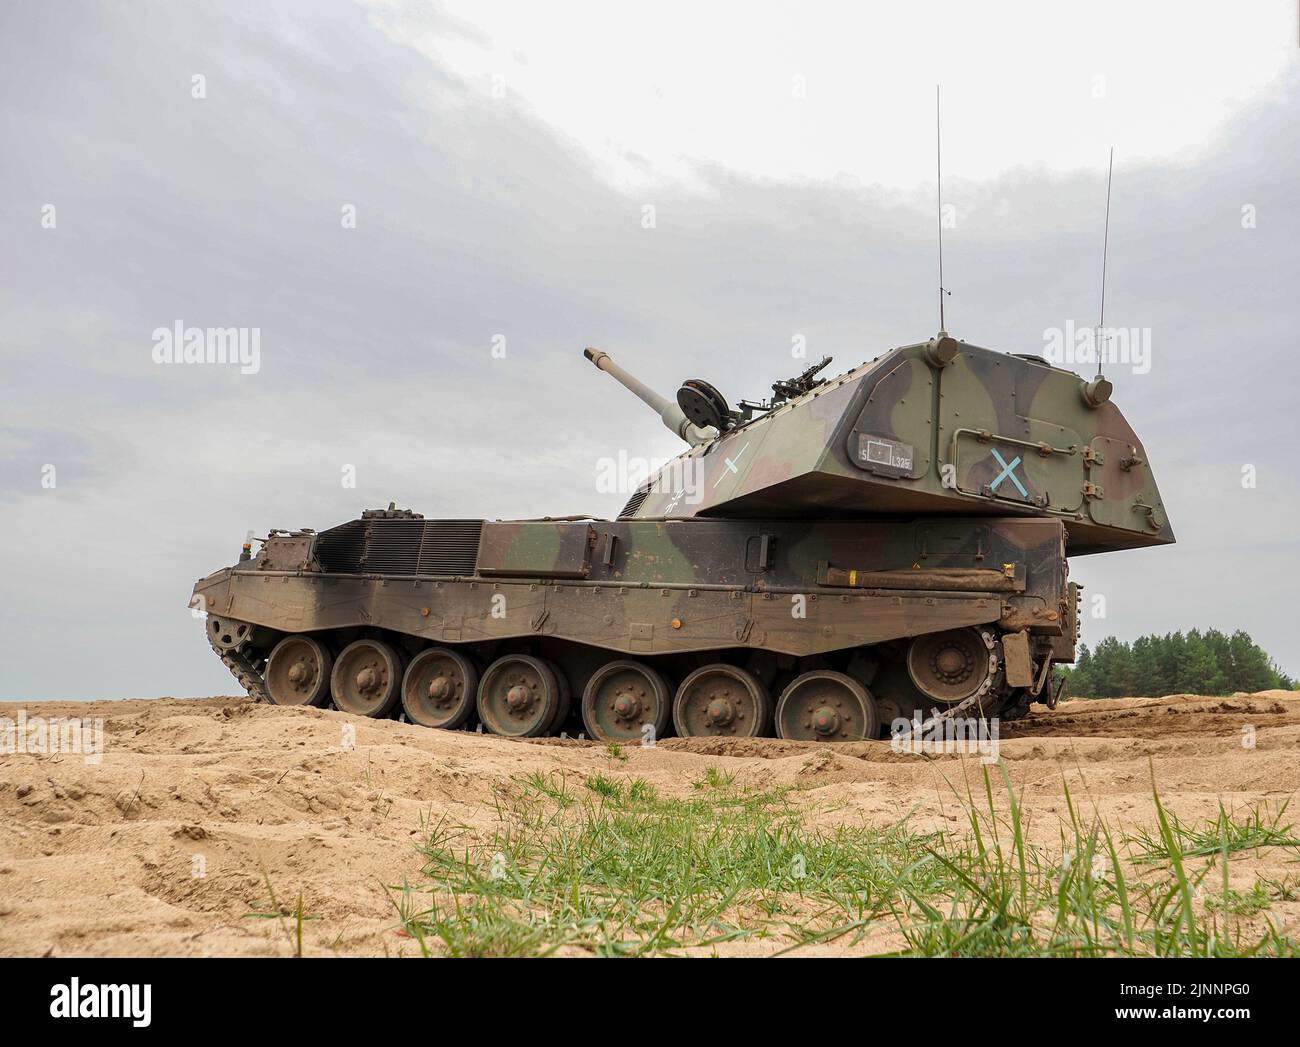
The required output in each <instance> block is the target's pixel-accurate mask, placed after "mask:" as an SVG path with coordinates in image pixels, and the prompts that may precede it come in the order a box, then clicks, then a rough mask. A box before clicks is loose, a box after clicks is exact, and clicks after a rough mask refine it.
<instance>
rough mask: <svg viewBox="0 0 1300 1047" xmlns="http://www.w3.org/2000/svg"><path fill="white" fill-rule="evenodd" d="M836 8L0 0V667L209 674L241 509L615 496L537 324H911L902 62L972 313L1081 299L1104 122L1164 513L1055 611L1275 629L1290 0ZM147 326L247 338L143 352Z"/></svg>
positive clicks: (1293, 33) (521, 513) (1291, 553)
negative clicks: (253, 344)
mask: <svg viewBox="0 0 1300 1047" xmlns="http://www.w3.org/2000/svg"><path fill="white" fill-rule="evenodd" d="M847 6H848V5H826V6H818V5H813V4H809V3H806V2H804V3H791V4H785V5H775V6H768V5H762V4H757V5H756V4H750V3H747V4H735V5H724V4H701V3H698V2H696V3H691V4H681V5H674V4H663V3H656V4H652V5H644V6H643V7H640V8H637V7H635V6H633V5H624V4H619V5H611V4H607V3H606V4H591V5H586V4H583V5H579V4H558V3H557V4H520V5H514V4H492V5H485V4H481V3H475V4H471V3H450V4H443V5H439V6H426V5H423V4H419V5H417V4H409V5H408V4H405V3H400V2H391V0H384V2H376V3H370V4H367V3H361V4H356V3H344V2H332V3H331V2H325V3H321V2H312V3H302V4H291V3H274V4H265V3H261V2H257V3H248V4H235V3H212V4H203V5H199V4H178V3H156V4H155V3H130V4H112V5H110V4H81V3H38V2H22V0H19V2H7V3H5V4H3V6H0V308H2V309H3V314H2V315H3V325H0V339H2V342H0V365H2V370H0V373H2V374H3V376H4V377H3V383H4V384H3V389H4V395H3V397H2V398H0V524H2V535H3V541H2V542H0V596H3V599H0V696H2V697H5V698H53V697H70V698H71V697H77V698H98V697H124V696H132V695H162V694H171V695H195V694H217V693H230V692H231V688H232V686H233V683H232V681H231V680H230V678H229V676H228V675H227V673H226V671H225V669H224V668H222V667H221V665H220V664H219V663H218V662H217V660H216V659H215V658H214V657H213V656H212V654H211V653H210V651H209V650H208V648H207V644H206V643H205V641H204V639H203V633H202V626H201V624H200V623H199V622H197V621H195V620H194V619H193V618H192V616H191V615H190V613H189V611H188V610H187V608H186V601H187V600H188V598H189V593H190V588H191V585H192V583H193V581H194V580H195V579H196V578H198V577H200V576H202V575H204V574H207V573H208V572H210V571H211V570H213V569H215V568H217V567H219V566H222V565H225V564H227V563H230V562H232V561H233V560H234V559H235V557H236V556H237V554H238V551H239V546H240V544H241V543H242V541H243V537H244V535H245V534H246V533H247V532H248V531H250V530H252V531H254V532H255V533H257V534H265V533H266V531H267V529H268V528H270V527H301V526H313V527H316V528H318V529H319V528H324V527H327V526H330V525H332V524H335V523H339V522H342V521H344V520H347V519H351V518H353V517H355V516H356V515H358V513H359V511H360V510H361V509H363V508H366V507H371V506H377V505H386V504H387V503H388V502H390V501H396V502H397V503H398V504H399V505H403V506H409V507H411V508H414V509H416V510H417V511H419V512H423V513H424V514H425V515H426V516H456V517H466V516H484V517H507V518H508V517H516V516H518V517H528V516H538V515H543V514H548V513H549V514H552V515H558V514H570V513H579V512H587V513H594V514H598V515H613V514H615V513H617V511H618V509H619V507H620V505H621V503H622V501H623V500H624V499H623V496H622V495H620V494H608V493H601V492H600V491H598V488H597V477H598V460H599V459H600V458H601V457H602V456H612V455H617V454H618V453H619V451H624V452H626V453H628V454H631V455H641V456H661V457H666V456H669V455H671V454H674V453H676V451H677V450H678V446H677V445H676V443H675V441H674V438H673V437H672V436H671V435H670V434H669V433H667V432H666V431H665V430H664V429H663V428H662V427H661V426H660V425H659V423H658V421H657V420H656V419H655V417H654V416H653V415H652V414H651V413H650V412H649V411H648V410H646V409H644V408H642V407H641V406H640V405H639V404H638V403H637V402H636V401H635V400H634V399H633V398H632V397H631V396H630V395H629V394H628V393H626V392H625V391H623V390H622V389H620V388H619V387H618V386H616V385H615V384H614V383H613V382H612V381H611V380H610V379H608V378H607V377H606V376H604V375H601V374H598V373H597V372H596V371H595V370H594V369H593V368H592V367H591V366H590V364H588V363H586V361H585V360H583V359H582V357H581V352H580V351H581V348H582V347H583V346H585V345H596V346H599V347H601V348H603V349H606V350H607V351H609V352H611V353H613V354H614V355H615V357H616V358H617V359H618V360H619V362H620V363H622V364H623V365H624V366H626V367H628V368H629V369H631V370H632V371H634V372H635V373H637V374H639V375H640V376H641V377H642V378H643V379H645V380H646V381H647V382H649V383H650V384H652V385H654V386H656V387H658V388H659V389H660V390H661V391H663V392H665V393H671V392H672V390H673V389H674V388H675V387H676V385H677V384H678V383H679V382H680V380H681V379H683V378H686V377H695V376H698V377H702V378H706V379H708V380H709V381H711V382H713V383H714V384H716V385H718V386H719V387H720V388H721V389H722V390H723V391H724V392H725V393H726V394H727V395H728V396H729V397H730V398H731V399H732V400H733V401H734V400H738V399H740V398H741V397H751V398H756V397H758V396H761V395H763V394H764V393H766V392H767V391H768V388H767V387H768V386H769V385H770V383H771V382H772V381H773V380H775V379H777V378H781V377H787V376H788V375H790V374H792V373H794V372H796V371H798V370H799V369H800V368H801V366H802V364H801V362H800V361H794V360H792V359H791V357H790V346H791V343H792V339H793V338H794V337H795V336H796V335H802V336H804V338H805V339H806V341H807V346H808V355H809V356H810V357H814V358H815V357H818V356H820V355H821V354H829V355H833V356H834V357H835V365H834V367H833V370H835V371H839V370H841V369H844V368H847V367H849V366H852V365H855V364H857V363H859V362H861V361H862V360H864V359H867V358H870V357H872V356H875V355H877V354H878V353H880V352H881V351H883V350H885V349H888V348H890V347H892V346H894V345H899V344H903V343H908V342H914V341H918V340H922V339H924V338H927V337H929V336H930V335H931V334H933V333H934V331H935V330H936V328H937V327H938V318H937V316H936V305H935V249H934V227H935V220H934V200H935V180H934V168H933V163H934V152H933V150H934V122H933V120H934V109H933V106H934V87H935V83H936V82H941V83H942V85H943V121H944V199H945V202H946V203H948V204H950V205H951V206H952V208H953V215H954V219H955V225H954V227H953V228H951V229H949V230H947V231H946V233H945V245H946V254H945V270H946V272H945V276H946V281H945V282H946V284H947V286H948V287H949V288H950V289H951V291H952V296H951V298H949V299H948V314H947V319H948V329H949V330H950V331H951V332H952V333H953V334H955V335H956V336H958V337H960V338H964V339H967V340H968V341H971V342H974V343H976V344H980V345H984V346H988V347H990V348H997V349H1004V350H1006V351H1009V352H1041V351H1042V349H1043V347H1044V332H1045V331H1048V330H1050V329H1053V328H1061V327H1064V326H1065V325H1066V324H1067V323H1069V322H1074V323H1076V324H1078V325H1085V324H1092V323H1095V322H1096V314H1097V307H1098V292H1099V280H1100V262H1101V240H1102V219H1103V215H1104V210H1105V197H1106V157H1107V150H1108V149H1109V147H1110V146H1111V145H1114V147H1115V181H1114V192H1113V199H1112V204H1111V230H1110V256H1109V269H1108V285H1107V299H1106V315H1107V320H1108V321H1109V322H1111V323H1114V324H1117V325H1123V326H1125V327H1136V328H1141V329H1146V330H1149V332H1150V338H1151V366H1150V369H1149V371H1147V372H1146V373H1134V369H1132V368H1128V369H1126V368H1124V367H1122V366H1120V367H1116V368H1112V369H1109V374H1110V377H1111V378H1112V379H1113V380H1114V381H1115V385H1116V392H1115V399H1116V401H1117V403H1119V404H1120V406H1121V407H1122V408H1123V410H1124V411H1125V413H1126V415H1127V416H1128V418H1129V420H1130V421H1131V422H1132V424H1133V425H1134V427H1135V429H1136V430H1137V432H1138V433H1139V435H1140V436H1141V438H1142V439H1143V441H1144V442H1145V444H1146V448H1147V451H1148V453H1149V456H1150V459H1151V462H1152V466H1153V468H1154V471H1155V474H1156V477H1157V480H1158V482H1159V484H1160V487H1161V491H1162V493H1163V495H1164V499H1165V504H1166V507H1167V509H1168V511H1169V515H1170V519H1171V521H1172V523H1173V526H1174V529H1175V531H1176V533H1177V535H1178V538H1179V542H1178V544H1177V545H1175V546H1172V547H1167V548H1161V549H1153V550H1144V551H1136V552H1127V553H1116V554H1112V555H1109V556H1099V557H1085V558H1080V559H1078V560H1075V561H1074V562H1073V564H1072V570H1073V574H1074V577H1075V578H1076V580H1079V581H1081V582H1083V583H1085V584H1086V585H1087V586H1088V587H1089V588H1088V592H1089V593H1097V594H1101V595H1104V596H1105V597H1106V608H1105V610H1106V615H1105V617H1104V618H1098V619H1093V618H1091V617H1089V618H1087V619H1086V620H1085V623H1084V639H1085V640H1086V641H1087V642H1089V643H1095V642H1096V641H1097V640H1099V639H1101V638H1103V637H1104V636H1107V635H1110V634H1115V635H1118V636H1120V637H1122V638H1126V639H1131V638H1133V637H1135V636H1137V635H1140V634H1142V633H1147V632H1165V631H1168V630H1174V629H1187V628H1191V627H1194V626H1200V627H1202V628H1206V627H1211V626H1216V627H1219V628H1221V629H1225V630H1231V629H1235V628H1245V629H1247V630H1248V631H1249V632H1250V633H1251V634H1252V635H1253V636H1254V637H1255V638H1256V639H1257V640H1258V641H1259V642H1260V643H1261V644H1262V645H1263V646H1264V647H1265V649H1266V650H1268V651H1269V652H1270V653H1272V654H1273V655H1274V656H1275V657H1277V658H1278V659H1279V661H1280V662H1281V663H1282V666H1283V668H1285V669H1287V670H1288V671H1290V672H1291V673H1292V674H1296V673H1300V637H1298V636H1297V630H1296V628H1295V625H1294V623H1295V621H1296V612H1295V590H1296V585H1297V582H1298V581H1300V577H1298V574H1300V572H1298V570H1297V568H1298V567H1300V563H1298V559H1300V558H1298V557H1297V551H1296V549H1297V542H1296V531H1297V524H1296V521H1297V519H1300V494H1298V491H1297V480H1296V466H1295V461H1296V455H1297V451H1298V450H1300V448H1298V447H1297V443H1298V439H1297V429H1298V426H1297V422H1296V400H1297V386H1298V385H1300V383H1298V382H1297V371H1298V368H1297V362H1296V351H1297V350H1296V340H1297V334H1296V331H1297V320H1298V319H1300V317H1298V315H1297V314H1298V313H1300V306H1298V305H1297V288H1296V285H1297V278H1298V277H1300V202H1297V199H1296V178H1297V171H1298V170H1300V119H1297V117H1298V116H1300V47H1298V46H1297V42H1298V40H1300V31H1298V29H1297V24H1296V5H1295V4H1294V3H1293V2H1290V0H1279V2H1276V3H1274V2H1270V0H1255V2H1248V3H1235V4H1229V3H1221V4H1216V5H1213V6H1208V5H1207V6H1206V8H1205V9H1202V8H1201V7H1199V6H1198V5H1195V4H1188V3H1170V4H1143V5H1134V4H1113V5H1112V4H1105V3H1100V4H1098V3H1089V4H1077V5H1070V6H1069V7H1068V8H1067V7H1064V6H1063V5H1046V4H1026V5H1006V6H1005V7H1003V8H1001V9H998V8H996V7H991V6H990V5H987V4H979V5H974V4H969V3H953V4H934V5H926V4H911V5H898V4H882V5H879V8H878V13H875V14H871V13H860V12H859V13H856V14H853V15H851V16H846V15H845V14H844V13H843V12H842V11H841V10H840V9H839V8H840V7H847ZM855 10H856V5H855ZM999 10H1000V11H1001V13H998V11H999ZM196 78H198V79H196ZM647 207H653V208H654V217H655V222H654V227H653V228H645V221H644V215H645V214H646V208H647ZM349 209H352V210H349ZM351 214H355V227H349V226H350V225H351V223H350V222H349V220H348V219H349V215H351ZM178 322H180V323H183V324H185V325H193V326H200V327H245V328H256V329H257V330H258V332H259V337H260V359H259V364H260V366H259V369H258V370H257V372H256V373H252V374H241V373H240V369H239V368H238V367H232V366H229V365H225V366H223V365H219V364H193V365H166V364H158V363H155V361H154V358H153V354H154V349H155V342H154V335H153V332H154V331H155V329H157V328H160V327H162V328H167V329H171V328H172V327H173V326H174V325H175V324H177V323H178ZM494 345H496V346H497V347H498V352H497V353H496V354H495V355H494V352H493V347H494ZM501 346H504V349H505V352H504V355H503V356H502V355H501V354H500V352H499V350H500V347H501ZM49 466H53V467H54V469H53V471H51V470H50V469H48V468H47V467H49ZM348 466H351V467H353V468H354V469H355V474H356V486H355V488H348V487H345V486H344V483H343V477H344V473H345V467H348ZM1245 466H1253V467H1254V475H1255V478H1256V483H1255V486H1254V487H1246V486H1243V479H1242V477H1243V467H1245ZM51 480H52V481H53V486H50V482H51Z"/></svg>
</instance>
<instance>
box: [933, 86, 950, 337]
mask: <svg viewBox="0 0 1300 1047" xmlns="http://www.w3.org/2000/svg"><path fill="white" fill-rule="evenodd" d="M934 165H935V170H936V173H937V181H938V194H937V197H936V200H935V204H936V207H937V210H938V212H939V330H940V331H947V327H945V326H944V322H943V296H944V295H946V294H951V293H952V292H950V291H945V290H944V287H943V135H942V131H941V128H940V124H939V85H938V84H935V85H934Z"/></svg>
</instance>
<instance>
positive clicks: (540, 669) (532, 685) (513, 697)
mask: <svg viewBox="0 0 1300 1047" xmlns="http://www.w3.org/2000/svg"><path fill="white" fill-rule="evenodd" d="M559 708H560V681H559V680H558V679H557V678H556V675H555V672H554V671H553V670H552V669H551V667H550V665H548V664H547V663H546V662H545V661H543V660H542V659H541V658H534V657H533V656H532V655H529V654H507V655H504V656H503V657H501V658H498V659H497V660H496V661H495V662H493V663H492V664H491V665H489V666H488V668H487V672H485V673H484V674H483V679H482V680H480V681H479V685H478V718H479V719H480V720H482V721H483V726H484V727H486V728H487V729H488V730H489V731H491V732H492V733H493V734H504V735H508V736H510V737H514V738H534V737H537V736H539V735H543V734H545V733H546V732H547V731H549V730H550V729H551V724H553V723H554V722H555V717H556V714H557V713H558V712H559Z"/></svg>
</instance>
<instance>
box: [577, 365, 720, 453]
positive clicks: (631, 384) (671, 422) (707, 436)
mask: <svg viewBox="0 0 1300 1047" xmlns="http://www.w3.org/2000/svg"><path fill="white" fill-rule="evenodd" d="M582 355H583V356H585V357H586V358H587V359H588V360H590V361H591V362H592V363H593V364H595V365H596V367H597V368H599V369H600V370H602V371H604V372H606V373H607V374H608V375H609V376H610V377H611V378H613V379H614V380H615V381H616V382H618V384H619V385H621V386H623V388H624V389H626V390H627V391H628V392H630V393H631V394H632V395H633V396H635V397H636V398H637V399H639V400H640V401H641V402H642V403H644V404H645V405H646V406H647V407H649V408H650V409H651V410H652V411H654V412H655V413H656V414H657V415H659V418H660V420H661V421H662V422H663V423H664V425H666V426H667V427H668V428H669V429H671V430H672V431H673V432H674V433H675V434H676V435H677V436H679V437H681V438H682V439H683V440H685V441H686V442H687V443H688V444H690V445H691V446H692V447H695V446H698V445H699V444H702V443H707V442H708V441H709V440H712V439H713V438H714V437H715V436H716V435H717V433H716V431H715V430H713V429H701V428H700V427H699V426H697V425H695V424H694V423H692V422H691V420H690V419H689V418H687V417H686V415H685V414H684V413H683V412H682V409H681V408H680V407H678V406H677V404H675V403H673V402H672V401H671V400H669V399H667V398H666V397H663V396H660V395H659V394H658V393H656V392H655V391H654V390H653V389H651V388H650V387H649V386H648V385H646V384H645V383H644V382H641V381H639V380H638V379H636V378H634V377H633V376H632V375H630V374H628V373H627V372H626V371H625V370H623V368H621V367H619V366H618V364H616V363H615V362H614V358H613V357H612V356H610V355H609V353H606V352H603V351H602V350H600V349H595V348H592V347H591V346H588V347H587V348H586V349H584V350H583V351H582Z"/></svg>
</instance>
